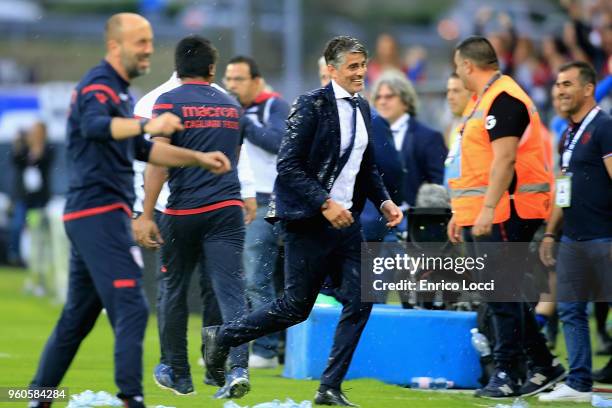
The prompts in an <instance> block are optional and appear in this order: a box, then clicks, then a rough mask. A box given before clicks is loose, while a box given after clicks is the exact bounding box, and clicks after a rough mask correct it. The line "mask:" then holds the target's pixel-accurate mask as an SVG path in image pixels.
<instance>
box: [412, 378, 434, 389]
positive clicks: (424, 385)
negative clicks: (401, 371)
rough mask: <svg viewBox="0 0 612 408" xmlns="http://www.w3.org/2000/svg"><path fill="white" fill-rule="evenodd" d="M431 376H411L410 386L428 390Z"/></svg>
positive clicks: (431, 381) (431, 380) (430, 384)
mask: <svg viewBox="0 0 612 408" xmlns="http://www.w3.org/2000/svg"><path fill="white" fill-rule="evenodd" d="M432 383H433V378H431V377H412V379H411V380H410V388H418V389H421V390H428V389H430V388H431V386H432Z"/></svg>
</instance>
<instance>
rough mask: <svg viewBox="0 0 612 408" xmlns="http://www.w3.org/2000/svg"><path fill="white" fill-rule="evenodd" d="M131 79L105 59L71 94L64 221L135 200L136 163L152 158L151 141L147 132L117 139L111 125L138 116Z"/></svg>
mask: <svg viewBox="0 0 612 408" xmlns="http://www.w3.org/2000/svg"><path fill="white" fill-rule="evenodd" d="M128 87H129V83H128V82H127V81H125V80H124V79H123V78H121V77H120V76H119V74H117V72H116V71H115V70H114V69H113V67H111V65H110V64H109V63H108V62H106V61H105V60H103V61H102V62H101V63H100V64H99V65H97V66H95V67H94V68H92V69H91V70H90V71H89V72H88V73H87V74H86V75H85V76H84V77H83V79H82V80H81V82H80V83H79V84H78V85H77V86H76V88H75V90H74V91H73V93H72V100H71V103H70V114H69V117H68V126H67V133H68V146H67V161H68V172H69V177H70V180H69V185H68V194H67V201H66V208H65V210H64V220H66V221H68V220H70V219H75V218H80V217H83V216H88V215H95V214H99V213H101V212H105V211H111V210H114V209H117V208H122V209H124V210H126V212H128V213H129V212H130V210H129V209H130V208H132V204H133V202H134V172H133V170H132V161H133V160H134V159H135V158H136V159H138V160H142V161H147V160H148V158H149V153H150V151H151V146H152V144H151V143H150V142H148V141H146V140H145V139H144V138H143V137H142V136H138V137H132V138H127V139H124V140H115V139H113V138H112V137H111V131H110V123H111V120H112V119H113V118H115V117H120V118H131V117H133V109H134V101H133V99H132V96H131V95H130V94H129V91H128Z"/></svg>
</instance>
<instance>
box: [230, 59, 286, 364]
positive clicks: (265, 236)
mask: <svg viewBox="0 0 612 408" xmlns="http://www.w3.org/2000/svg"><path fill="white" fill-rule="evenodd" d="M223 82H224V84H225V86H226V87H227V90H228V91H230V92H231V93H232V94H234V95H235V96H236V98H238V101H239V102H240V104H241V105H242V106H243V107H244V109H245V112H244V116H243V118H242V120H241V127H242V132H243V135H244V138H245V141H244V147H245V148H246V149H247V151H248V154H249V159H250V160H251V163H252V165H253V168H254V169H257V172H256V173H255V189H256V191H257V217H256V218H255V220H253V222H252V223H251V224H250V225H249V226H248V227H247V228H246V235H245V248H244V255H245V257H244V269H245V278H246V289H247V295H248V298H249V302H250V304H251V308H252V309H253V310H255V309H258V308H259V307H260V306H262V305H264V304H266V303H268V302H270V301H271V300H273V299H274V298H276V293H277V290H276V289H278V288H275V285H274V272H275V269H276V265H277V260H278V256H279V253H280V245H279V242H280V237H279V228H278V226H277V225H276V226H275V225H272V224H270V223H269V222H267V221H266V220H265V219H264V217H265V215H266V212H267V211H268V205H269V203H270V198H271V196H272V190H273V189H274V181H275V180H276V155H277V154H278V149H279V148H280V144H281V139H282V138H283V135H284V134H285V128H286V125H285V121H286V120H287V116H288V115H289V105H288V104H287V102H285V101H284V100H283V99H282V98H281V97H280V95H279V94H277V93H274V92H267V91H266V90H265V81H264V78H263V77H262V74H261V71H260V70H259V66H258V65H257V63H256V62H255V60H254V59H253V58H250V57H244V56H237V57H234V58H232V59H231V60H230V61H229V63H228V64H227V68H226V69H225V78H223ZM279 341H280V336H279V334H278V333H272V334H270V335H267V336H263V337H260V338H259V339H256V340H254V341H253V348H252V350H251V354H250V356H249V367H251V368H275V367H276V366H278V343H279Z"/></svg>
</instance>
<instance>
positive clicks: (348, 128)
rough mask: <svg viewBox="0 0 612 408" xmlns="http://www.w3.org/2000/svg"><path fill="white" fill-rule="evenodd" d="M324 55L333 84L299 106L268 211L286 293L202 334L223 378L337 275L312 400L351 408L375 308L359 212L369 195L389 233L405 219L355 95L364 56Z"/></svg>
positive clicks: (341, 49) (345, 43)
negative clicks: (239, 351)
mask: <svg viewBox="0 0 612 408" xmlns="http://www.w3.org/2000/svg"><path fill="white" fill-rule="evenodd" d="M324 55H325V61H326V63H327V66H328V70H329V73H330V75H331V78H332V81H331V82H330V84H328V85H327V86H326V87H324V88H320V89H317V90H314V91H311V92H309V93H307V94H305V95H302V96H300V97H299V98H298V99H297V101H296V102H295V103H294V105H293V107H292V110H291V113H290V115H289V118H288V120H287V133H286V134H285V137H284V138H283V141H282V143H281V147H280V151H279V153H278V163H277V170H278V177H277V179H276V182H275V185H274V193H275V201H274V202H273V203H272V204H271V205H272V208H271V213H272V212H273V213H274V214H273V215H274V217H275V218H277V219H280V221H281V227H282V233H283V239H284V242H285V273H286V277H285V290H284V294H283V296H282V297H281V298H279V299H276V300H275V301H274V302H272V303H269V304H267V305H265V306H264V307H262V308H260V309H258V310H255V311H254V312H252V313H251V314H249V315H247V316H244V317H243V318H241V319H238V320H235V321H233V322H230V323H226V324H224V325H222V326H211V327H207V328H204V329H203V333H202V335H203V341H204V344H205V353H204V358H205V362H206V365H207V368H208V370H210V372H211V373H212V372H214V373H217V375H222V374H223V363H224V361H225V357H226V355H227V352H228V350H229V348H230V347H235V346H237V345H240V344H243V343H246V342H248V341H250V340H253V339H256V338H258V337H260V336H264V335H267V334H270V333H274V332H276V331H279V330H283V329H285V328H287V327H289V326H293V325H295V324H297V323H300V322H302V321H304V320H306V318H307V317H308V315H309V314H310V311H311V310H312V307H313V306H314V303H315V300H316V298H317V294H318V293H319V290H320V289H321V285H322V284H323V281H324V280H325V279H326V278H327V277H328V276H330V275H331V277H332V281H334V282H335V283H338V284H339V287H340V288H339V290H338V291H337V293H338V297H339V298H340V300H341V301H342V303H343V306H344V307H343V309H342V316H341V317H340V322H339V323H338V326H337V328H336V334H335V337H334V344H333V347H332V351H331V356H330V358H329V360H328V361H329V362H328V366H327V368H326V369H325V371H324V373H323V375H322V377H321V385H320V387H319V390H318V392H317V394H316V395H315V403H316V404H323V405H341V406H354V404H352V403H351V402H350V401H348V399H347V398H346V397H345V396H344V394H343V393H342V392H341V390H340V384H341V383H342V380H343V378H344V376H345V374H346V372H347V370H348V367H349V364H350V362H351V359H352V356H353V353H354V351H355V348H356V347H357V343H358V342H359V338H360V336H361V332H362V331H363V328H364V327H365V324H366V322H367V321H368V317H369V315H370V311H371V309H372V305H371V303H363V302H361V299H360V281H361V279H360V252H361V241H362V235H361V226H360V223H359V221H358V220H359V213H360V212H361V210H362V209H363V205H364V202H365V199H366V198H368V199H369V200H371V201H372V202H373V203H374V204H375V205H376V207H377V208H379V209H380V211H381V213H382V214H383V215H384V216H385V218H386V219H387V221H388V223H387V225H388V226H389V227H393V226H396V225H397V224H399V223H400V222H401V220H402V212H401V211H400V209H399V208H398V207H397V206H396V205H395V204H394V203H393V201H391V200H390V198H389V194H388V193H387V190H386V189H385V187H384V185H383V182H382V179H381V177H380V175H379V174H378V170H377V168H376V165H375V163H374V156H373V149H372V139H371V134H372V132H371V129H370V109H369V106H368V104H367V102H366V101H365V100H363V99H362V98H361V97H360V96H359V95H358V92H359V91H361V90H362V89H363V84H364V79H365V73H366V61H367V51H366V49H365V47H364V46H363V45H362V44H361V43H360V42H359V41H358V40H356V39H354V38H351V37H345V36H342V37H336V38H334V39H332V40H331V41H330V42H329V43H328V44H327V47H326V49H325V54H324Z"/></svg>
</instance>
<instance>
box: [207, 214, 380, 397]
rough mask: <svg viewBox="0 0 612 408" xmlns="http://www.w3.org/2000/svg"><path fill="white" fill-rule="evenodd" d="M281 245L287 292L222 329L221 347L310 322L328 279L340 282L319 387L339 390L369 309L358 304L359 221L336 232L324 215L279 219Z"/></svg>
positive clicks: (359, 301) (359, 292) (235, 344)
mask: <svg viewBox="0 0 612 408" xmlns="http://www.w3.org/2000/svg"><path fill="white" fill-rule="evenodd" d="M281 226H282V237H283V240H284V242H285V288H284V294H283V296H282V297H280V298H278V299H276V300H275V301H273V302H271V303H268V304H267V305H265V306H263V307H261V308H259V309H257V310H255V311H253V312H252V313H250V314H248V315H246V316H244V317H243V318H240V319H238V320H234V321H232V322H230V323H227V324H225V325H223V326H221V329H220V331H219V341H220V342H221V344H224V345H227V346H232V347H235V346H237V345H239V344H243V343H246V342H248V341H250V340H253V339H256V338H258V337H261V336H265V335H268V334H270V333H274V332H277V331H280V330H284V329H286V328H288V327H290V326H293V325H295V324H298V323H300V322H302V321H304V320H306V319H307V318H308V315H309V314H310V311H311V310H312V308H313V306H314V303H315V300H316V298H317V295H318V293H319V290H320V289H321V286H322V285H323V282H324V280H325V278H326V277H327V276H331V277H332V281H335V282H336V283H339V284H340V286H339V288H338V290H336V296H337V298H338V299H339V300H340V301H341V302H342V304H343V309H342V315H341V316H340V321H339V323H338V326H337V327H336V333H335V336H334V344H333V347H332V351H331V355H330V358H329V360H328V361H329V362H328V365H327V368H326V369H325V371H324V373H323V376H322V378H321V384H323V385H326V386H328V387H332V388H339V387H340V384H341V382H342V380H343V378H344V376H345V375H346V372H347V370H348V367H349V364H350V362H351V359H352V357H353V353H354V352H355V349H356V347H357V344H358V342H359V338H360V337H361V333H362V331H363V329H364V327H365V325H366V323H367V321H368V318H369V316H370V312H371V310H372V304H371V303H362V302H361V296H360V294H361V291H360V287H361V280H360V254H361V242H362V241H363V239H362V233H361V226H360V224H359V222H358V221H357V222H355V223H354V224H353V225H351V226H350V227H348V228H344V229H341V230H337V229H334V228H333V227H332V226H331V224H329V222H328V221H327V220H325V219H324V218H323V217H322V216H317V217H315V218H310V219H305V220H298V221H282V225H281Z"/></svg>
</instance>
